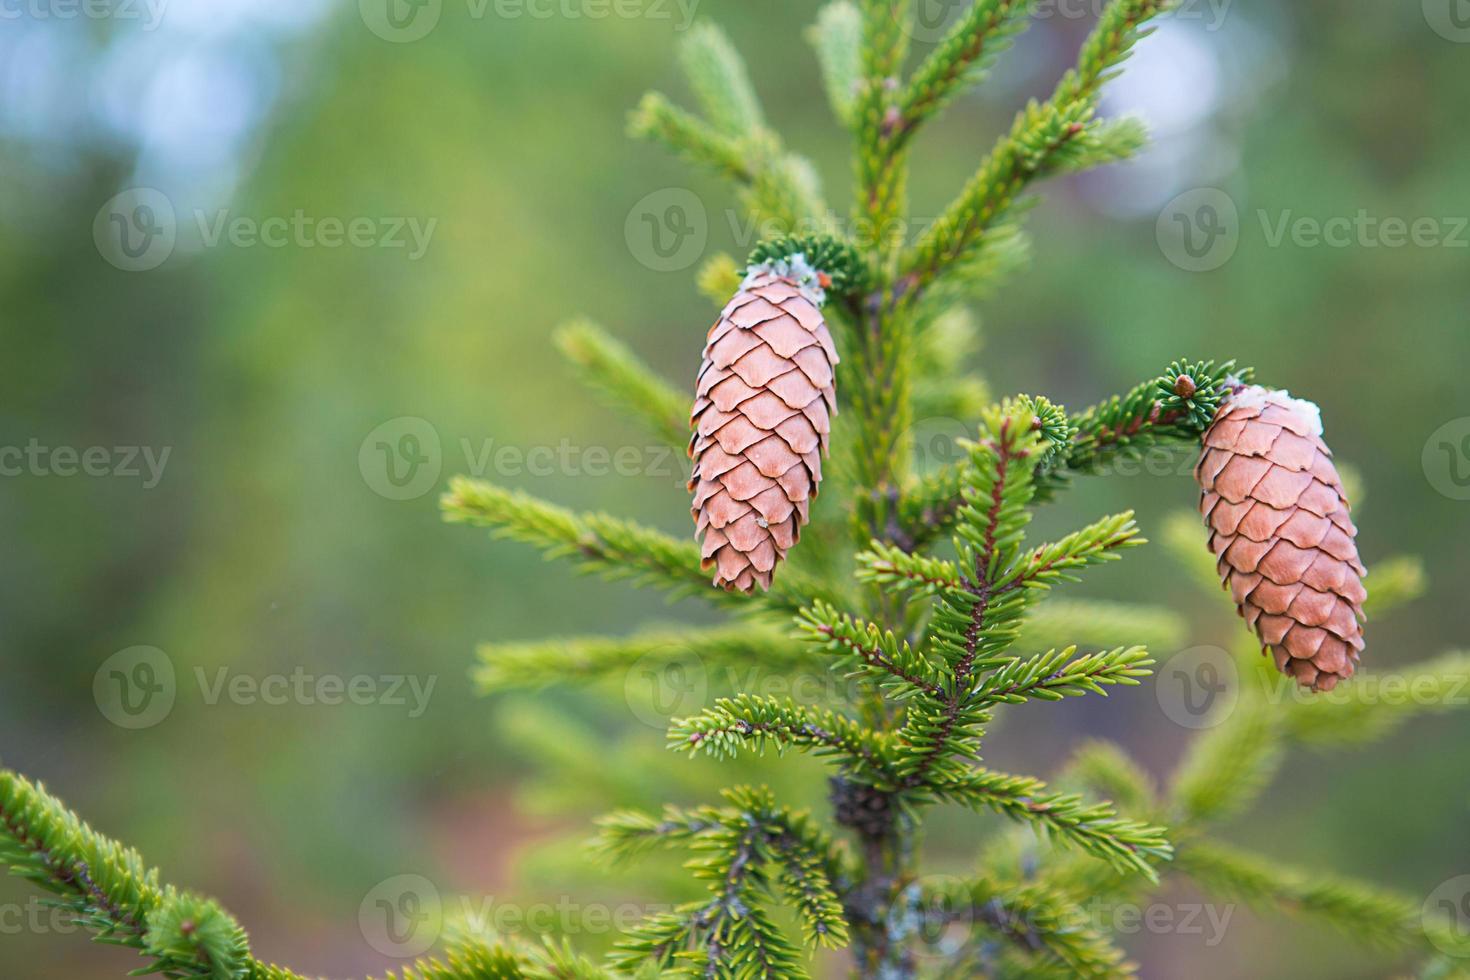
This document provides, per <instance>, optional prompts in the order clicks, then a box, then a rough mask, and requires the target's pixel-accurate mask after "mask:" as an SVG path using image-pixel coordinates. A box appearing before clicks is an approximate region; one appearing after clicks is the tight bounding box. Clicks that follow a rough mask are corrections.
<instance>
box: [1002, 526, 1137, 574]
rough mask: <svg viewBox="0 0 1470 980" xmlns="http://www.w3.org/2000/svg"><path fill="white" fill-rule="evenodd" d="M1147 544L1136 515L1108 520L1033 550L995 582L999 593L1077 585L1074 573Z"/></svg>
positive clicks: (1114, 559) (1113, 559)
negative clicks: (1057, 583)
mask: <svg viewBox="0 0 1470 980" xmlns="http://www.w3.org/2000/svg"><path fill="white" fill-rule="evenodd" d="M1144 543H1146V540H1145V539H1144V538H1140V537H1139V536H1138V526H1137V525H1136V524H1135V523H1134V522H1133V511H1131V510H1130V511H1126V512H1125V513H1122V514H1115V515H1113V516H1112V517H1104V518H1103V519H1102V520H1099V521H1096V522H1094V523H1093V524H1090V525H1088V526H1087V527H1084V528H1082V529H1081V530H1077V531H1073V532H1072V533H1071V534H1068V535H1067V536H1066V537H1064V538H1061V539H1060V540H1058V541H1055V542H1052V543H1051V544H1044V545H1041V546H1040V547H1038V548H1035V549H1033V550H1032V551H1031V552H1029V553H1028V554H1027V555H1026V556H1025V557H1023V558H1022V559H1021V560H1020V561H1019V562H1017V563H1016V565H1015V566H1014V567H1013V568H1011V569H1010V570H1008V571H1007V572H1006V573H1005V574H1004V575H1001V576H1000V577H999V578H998V579H997V580H996V582H995V588H997V589H1001V590H1004V589H1014V588H1028V589H1036V588H1040V589H1047V588H1051V586H1052V583H1054V582H1058V581H1073V582H1075V581H1077V578H1076V576H1075V575H1073V574H1071V573H1072V572H1073V570H1075V569H1080V568H1086V567H1087V566H1089V565H1098V564H1102V563H1103V562H1107V561H1116V560H1117V559H1118V558H1119V557H1121V556H1120V555H1119V554H1118V551H1119V550H1121V549H1123V548H1134V547H1137V546H1138V545H1141V544H1144Z"/></svg>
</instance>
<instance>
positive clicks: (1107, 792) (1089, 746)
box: [1064, 739, 1158, 815]
mask: <svg viewBox="0 0 1470 980" xmlns="http://www.w3.org/2000/svg"><path fill="white" fill-rule="evenodd" d="M1064 779H1065V780H1066V781H1067V782H1068V783H1069V784H1071V783H1075V784H1077V785H1079V786H1083V787H1086V788H1087V789H1089V790H1091V791H1093V792H1094V793H1096V794H1098V795H1099V796H1104V797H1106V798H1108V799H1110V800H1112V801H1113V803H1114V805H1116V806H1117V807H1118V808H1119V809H1120V810H1121V811H1122V812H1124V813H1128V814H1133V815H1140V814H1149V813H1152V812H1153V811H1154V810H1155V809H1157V807H1158V792H1157V789H1156V787H1155V786H1154V782H1153V778H1152V777H1151V776H1150V775H1149V774H1148V772H1147V771H1146V770H1145V769H1144V768H1143V767H1142V766H1140V765H1139V764H1138V762H1137V761H1136V760H1135V759H1134V758H1133V757H1132V756H1131V755H1129V754H1128V753H1127V752H1125V751H1124V750H1123V747H1122V746H1120V745H1118V744H1117V743H1116V742H1109V741H1105V740H1103V739H1093V740H1090V741H1087V742H1084V743H1083V744H1082V745H1080V746H1078V747H1077V750H1076V751H1075V752H1073V753H1072V758H1071V760H1070V761H1069V762H1068V763H1067V768H1066V771H1065V775H1064Z"/></svg>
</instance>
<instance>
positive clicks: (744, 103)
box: [679, 21, 765, 139]
mask: <svg viewBox="0 0 1470 980" xmlns="http://www.w3.org/2000/svg"><path fill="white" fill-rule="evenodd" d="M679 65H680V67H682V68H683V69H684V75H685V77H686V78H688V79H689V87H690V88H691V89H693V90H694V95H695V98H696V99H697V100H698V101H699V106H700V108H701V109H703V110H704V115H705V118H707V119H708V120H709V121H710V124H711V125H712V126H713V127H714V128H715V129H716V130H718V131H719V132H721V133H724V134H726V135H727V136H731V137H734V138H736V139H740V138H743V137H748V136H753V135H755V134H756V133H759V132H760V131H761V130H763V129H764V128H765V116H764V114H763V113H762V112H761V107H760V100H758V99H757V98H756V95H755V89H754V88H753V87H752V86H751V84H750V72H749V71H747V70H746V67H745V59H743V58H741V57H740V54H739V52H737V51H736V50H735V46H734V45H732V44H731V43H730V39H729V38H728V37H726V36H725V32H724V31H722V30H720V29H719V28H718V27H716V26H715V25H714V24H712V23H710V22H708V21H704V22H701V23H699V24H696V25H695V26H694V27H693V28H691V29H690V31H689V32H688V33H687V34H685V35H684V38H683V40H682V42H681V43H680V44H679Z"/></svg>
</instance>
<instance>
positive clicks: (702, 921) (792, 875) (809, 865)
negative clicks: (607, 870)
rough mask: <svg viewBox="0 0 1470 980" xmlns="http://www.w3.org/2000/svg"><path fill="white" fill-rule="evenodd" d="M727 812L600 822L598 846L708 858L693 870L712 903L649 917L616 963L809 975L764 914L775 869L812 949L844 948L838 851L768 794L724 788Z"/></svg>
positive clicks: (780, 976)
mask: <svg viewBox="0 0 1470 980" xmlns="http://www.w3.org/2000/svg"><path fill="white" fill-rule="evenodd" d="M725 795H726V799H727V800H728V801H729V803H730V804H731V805H730V806H727V807H720V808H715V807H702V808H700V809H698V810H696V811H681V810H679V809H677V808H673V807H670V808H667V809H666V810H665V813H664V816H663V819H662V820H659V821H654V820H652V819H651V818H648V817H646V816H643V815H641V814H637V813H628V812H625V813H620V814H614V815H613V816H611V817H609V818H605V819H604V820H603V821H600V823H601V826H602V836H601V838H600V839H599V842H598V846H599V848H600V849H602V850H604V851H605V852H608V853H612V854H616V855H622V856H628V855H631V854H636V853H639V852H641V851H642V850H644V849H645V848H646V847H648V846H649V845H650V844H652V843H673V842H684V843H688V844H689V845H690V846H692V847H694V848H695V849H696V850H697V851H699V852H700V853H703V854H706V855H708V856H707V857H705V858H702V859H700V860H698V861H696V862H693V863H692V864H691V865H690V867H691V868H692V869H693V870H694V871H695V873H696V875H697V876H698V877H699V878H701V879H703V880H704V881H706V882H707V883H708V884H709V888H710V891H711V893H712V897H711V898H710V899H709V900H707V901H704V902H692V903H689V904H687V905H684V906H681V907H680V908H678V909H676V910H674V911H673V912H668V913H659V914H656V915H654V916H651V917H649V918H648V919H647V920H645V921H644V923H643V924H642V925H641V926H639V927H638V928H637V929H635V930H634V931H633V932H632V933H631V934H630V935H629V936H628V937H627V938H626V939H625V940H623V941H622V942H620V943H619V944H618V945H617V948H616V952H615V954H614V957H613V960H614V963H615V964H617V965H619V966H621V967H623V968H625V969H633V968H635V967H636V966H637V965H638V964H639V963H641V962H644V961H649V962H652V963H654V964H655V965H657V966H658V967H661V968H669V967H674V966H676V965H677V964H679V963H681V962H682V963H684V964H686V968H693V969H697V970H698V972H697V973H696V974H695V975H698V976H711V977H721V978H724V977H730V978H734V977H746V976H750V977H763V978H770V980H784V978H786V977H804V976H806V973H805V971H804V970H803V968H802V966H801V964H800V960H799V953H798V951H797V950H796V949H795V948H794V947H792V946H791V945H790V944H789V943H787V942H786V941H785V939H784V938H782V936H781V935H780V933H779V931H778V930H776V929H775V927H774V926H773V925H772V923H771V922H770V920H769V918H768V917H767V915H766V913H765V911H764V910H763V909H762V907H761V904H760V900H761V898H762V897H763V893H764V892H765V891H766V888H767V884H768V881H769V872H770V869H771V868H773V867H774V868H775V869H776V870H777V871H778V873H779V878H778V885H779V887H780V890H781V893H782V895H783V896H784V897H785V899H786V900H787V902H788V903H789V904H790V905H791V906H792V908H793V909H794V911H795V912H796V914H797V916H798V917H799V918H800V919H801V921H802V924H803V929H804V931H805V933H806V934H807V936H808V939H809V941H810V942H812V943H813V944H814V945H826V946H832V947H836V946H841V945H843V944H844V943H846V941H847V933H846V926H845V924H844V921H843V918H842V915H841V903H840V900H839V898H838V895H837V892H836V890H835V883H836V882H838V881H839V880H841V877H842V876H843V875H844V873H845V872H844V869H843V864H842V858H841V855H840V853H839V852H838V851H837V850H836V848H835V847H834V845H833V844H832V842H831V840H830V838H828V837H827V836H826V834H825V833H823V832H822V831H821V830H820V829H818V828H817V827H816V826H815V824H813V823H812V822H811V820H810V818H809V817H808V816H807V815H806V814H805V813H794V812H792V811H791V810H790V809H789V808H784V807H777V806H776V804H775V801H774V799H773V798H772V796H771V794H770V791H769V790H765V789H750V788H747V787H737V788H735V789H731V790H728V791H726V794H725Z"/></svg>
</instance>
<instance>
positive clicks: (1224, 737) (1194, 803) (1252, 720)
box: [1172, 698, 1282, 822]
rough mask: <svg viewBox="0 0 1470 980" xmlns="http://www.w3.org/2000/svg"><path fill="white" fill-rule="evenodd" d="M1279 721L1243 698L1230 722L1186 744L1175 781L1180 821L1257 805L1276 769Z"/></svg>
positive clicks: (1207, 818) (1225, 814)
mask: <svg viewBox="0 0 1470 980" xmlns="http://www.w3.org/2000/svg"><path fill="white" fill-rule="evenodd" d="M1279 728H1280V725H1279V721H1278V718H1277V715H1276V713H1275V712H1274V711H1273V710H1272V709H1271V706H1269V705H1266V704H1264V703H1262V702H1260V701H1258V700H1257V699H1255V698H1242V699H1241V701H1240V703H1239V704H1237V705H1236V707H1235V710H1234V711H1233V712H1232V714H1231V715H1230V718H1229V719H1228V720H1227V721H1225V722H1223V723H1222V724H1219V725H1216V726H1215V727H1213V728H1210V729H1209V730H1207V731H1206V732H1204V733H1203V734H1201V735H1199V736H1198V737H1197V738H1195V740H1194V741H1193V742H1191V743H1190V746H1189V750H1188V752H1187V754H1186V755H1185V758H1184V761H1183V762H1182V763H1180V766H1179V770H1178V772H1177V773H1176V775H1175V777H1174V786H1173V792H1172V797H1173V800H1174V806H1175V808H1176V809H1177V811H1178V815H1179V819H1180V820H1181V822H1209V821H1217V820H1221V819H1223V818H1225V817H1228V816H1230V815H1232V814H1235V813H1238V812H1240V811H1241V810H1243V809H1244V808H1246V807H1247V806H1250V805H1251V804H1252V803H1253V802H1255V800H1256V798H1257V797H1258V796H1260V794H1261V791H1262V790H1263V789H1265V787H1266V784H1267V783H1268V782H1269V781H1270V780H1271V778H1272V777H1273V776H1274V775H1275V774H1276V771H1277V769H1279V768H1280V765H1281V760H1282V745H1281V738H1280V733H1279Z"/></svg>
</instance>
